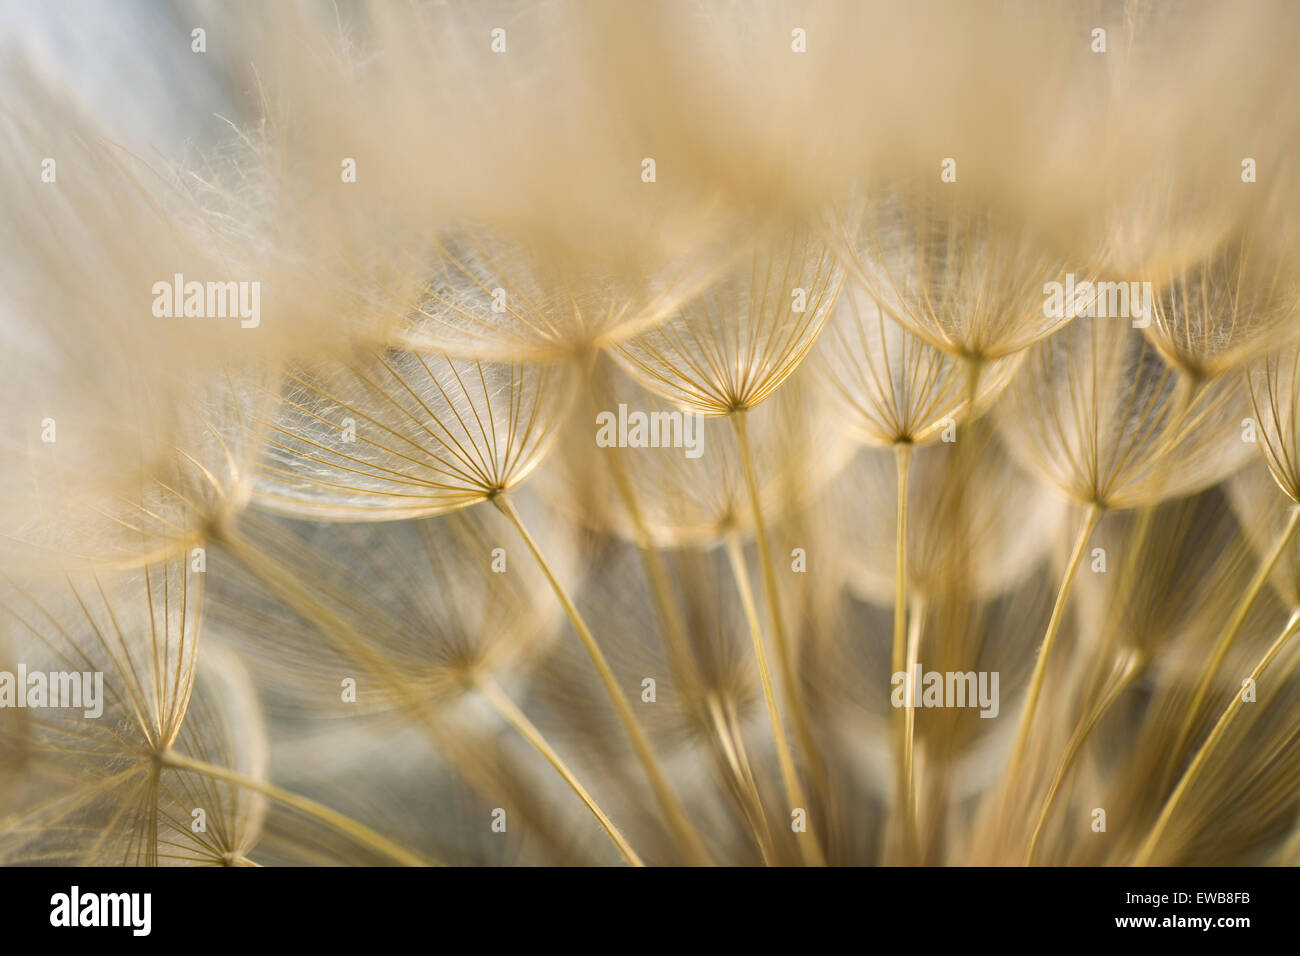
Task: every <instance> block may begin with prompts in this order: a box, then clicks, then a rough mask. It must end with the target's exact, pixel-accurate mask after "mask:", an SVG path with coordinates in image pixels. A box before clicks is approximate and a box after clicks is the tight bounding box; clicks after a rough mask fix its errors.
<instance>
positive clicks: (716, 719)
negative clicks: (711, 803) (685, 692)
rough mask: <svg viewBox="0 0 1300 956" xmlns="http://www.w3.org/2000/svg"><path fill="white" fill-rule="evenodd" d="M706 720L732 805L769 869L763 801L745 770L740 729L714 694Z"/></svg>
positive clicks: (769, 847) (771, 857)
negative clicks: (735, 805)
mask: <svg viewBox="0 0 1300 956" xmlns="http://www.w3.org/2000/svg"><path fill="white" fill-rule="evenodd" d="M708 710H709V717H710V719H711V720H712V721H713V728H714V731H713V732H714V734H715V735H716V737H717V739H718V742H719V744H720V746H721V749H722V753H723V757H724V758H725V760H726V763H727V769H728V771H729V773H730V775H731V776H730V779H731V782H732V787H733V788H734V790H735V793H736V802H737V803H738V804H739V805H740V810H741V813H742V814H743V815H744V817H745V821H746V823H748V824H749V829H750V832H751V833H752V834H753V836H754V844H755V846H757V847H758V852H759V855H760V856H761V857H762V858H763V864H764V865H765V866H772V865H773V861H774V860H775V859H776V848H775V847H774V846H773V845H772V834H771V831H769V830H768V827H767V817H766V816H765V814H764V812H763V799H762V797H761V796H760V795H759V792H758V784H757V783H756V782H755V781H754V774H753V772H752V771H751V770H750V767H749V757H748V755H747V754H746V753H745V741H744V738H742V737H741V734H740V727H739V725H738V723H737V721H736V715H735V711H734V709H733V708H731V707H728V708H727V709H726V710H725V711H724V710H723V706H722V701H721V700H719V698H718V697H717V696H716V695H713V694H711V695H709V701H708Z"/></svg>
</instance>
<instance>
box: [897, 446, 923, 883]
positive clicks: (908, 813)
mask: <svg viewBox="0 0 1300 956" xmlns="http://www.w3.org/2000/svg"><path fill="white" fill-rule="evenodd" d="M894 456H895V461H896V463H897V465H898V494H897V504H898V516H897V522H896V528H895V534H894V640H893V652H892V655H891V661H892V663H893V673H895V674H898V673H902V672H905V671H907V669H908V667H909V666H910V662H911V654H910V653H909V647H908V645H909V641H908V635H907V478H908V474H909V472H910V470H911V467H910V466H911V462H912V444H911V443H910V442H899V443H897V444H895V445H894ZM910 696H911V695H909V699H907V700H905V701H904V702H903V708H902V709H901V710H899V711H898V712H897V713H895V714H894V730H895V744H894V755H895V779H896V780H897V799H896V803H897V806H898V807H899V808H900V809H901V811H902V813H903V858H904V860H905V861H910V860H911V859H912V858H913V856H914V855H915V852H916V847H917V844H918V843H919V838H918V836H917V832H916V781H915V777H914V764H913V760H912V757H913V752H912V735H913V728H914V727H915V723H914V721H915V712H914V711H913V709H912V703H913V701H912V700H911V699H910Z"/></svg>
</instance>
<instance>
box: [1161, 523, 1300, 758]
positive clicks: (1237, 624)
mask: <svg viewBox="0 0 1300 956" xmlns="http://www.w3.org/2000/svg"><path fill="white" fill-rule="evenodd" d="M1298 529H1300V507H1294V508H1292V509H1291V516H1290V517H1289V518H1288V519H1287V523H1286V527H1285V528H1284V529H1283V530H1282V534H1281V535H1279V536H1278V539H1277V541H1276V542H1275V543H1274V545H1273V548H1272V550H1271V551H1269V553H1268V555H1267V556H1266V557H1265V558H1264V560H1263V562H1262V563H1261V564H1260V566H1259V569H1258V570H1256V572H1255V576H1254V577H1253V578H1251V580H1250V584H1249V585H1248V586H1247V588H1246V593H1245V594H1243V595H1242V597H1241V601H1240V602H1238V604H1237V608H1236V610H1235V611H1233V613H1232V618H1231V619H1230V620H1229V621H1228V626H1227V628H1225V629H1224V631H1223V634H1221V635H1220V636H1219V640H1218V642H1217V643H1216V644H1215V645H1214V649H1213V650H1212V651H1211V652H1210V659H1209V661H1208V662H1207V663H1206V665H1205V669H1204V670H1202V671H1201V676H1200V677H1199V678H1198V679H1197V682H1196V687H1195V689H1194V690H1193V691H1192V700H1191V703H1190V704H1189V705H1188V707H1187V709H1186V710H1185V711H1184V713H1183V723H1182V726H1181V727H1180V728H1179V731H1178V736H1177V737H1175V738H1174V749H1173V759H1172V760H1171V761H1170V763H1171V765H1173V766H1176V765H1177V764H1178V761H1179V759H1180V758H1181V756H1182V754H1183V749H1184V748H1185V747H1186V746H1187V743H1188V741H1189V740H1190V739H1191V736H1192V731H1193V730H1194V729H1195V727H1196V718H1197V716H1198V715H1199V714H1200V712H1201V708H1202V707H1203V706H1204V705H1205V701H1206V698H1207V697H1208V696H1209V693H1210V688H1211V687H1212V686H1213V684H1214V679H1215V677H1217V676H1218V674H1219V671H1220V669H1222V667H1223V662H1224V660H1226V659H1227V656H1228V652H1229V651H1230V650H1231V649H1232V644H1233V642H1234V641H1235V640H1236V639H1237V635H1238V634H1240V633H1241V629H1242V627H1243V626H1244V625H1245V623H1246V617H1247V616H1248V615H1249V614H1250V610H1251V608H1253V607H1254V606H1255V601H1256V600H1258V598H1259V595H1260V593H1261V592H1262V591H1263V590H1264V586H1265V585H1266V584H1267V583H1268V578H1269V575H1271V574H1272V573H1273V568H1274V567H1275V566H1276V565H1277V562H1278V560H1279V559H1280V558H1281V557H1282V554H1283V552H1284V551H1286V549H1287V546H1288V545H1289V544H1290V543H1291V541H1292V539H1293V538H1294V537H1295V535H1296V531H1297V530H1298Z"/></svg>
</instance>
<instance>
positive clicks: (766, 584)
mask: <svg viewBox="0 0 1300 956" xmlns="http://www.w3.org/2000/svg"><path fill="white" fill-rule="evenodd" d="M745 415H746V413H745V412H744V411H737V412H734V413H732V414H731V415H730V416H728V417H729V418H730V419H731V425H732V427H733V428H734V429H735V432H736V442H737V444H738V445H739V446H740V459H741V463H742V466H743V467H744V470H745V484H746V486H747V487H748V489H749V509H750V512H751V517H752V518H753V521H754V543H755V546H756V547H757V549H758V561H759V567H760V568H761V570H762V573H763V591H764V596H765V597H766V599H767V609H768V615H769V616H770V617H771V619H772V637H773V640H774V642H775V644H776V658H777V666H778V667H779V668H780V670H781V684H782V687H783V689H784V690H785V698H786V705H787V707H788V708H789V711H790V719H791V722H792V723H793V724H794V730H795V735H796V736H797V737H798V739H799V746H800V749H801V750H802V751H803V755H804V759H805V760H807V761H808V768H809V770H810V771H811V774H812V778H813V781H814V784H816V783H817V782H818V781H821V780H824V779H825V771H824V769H823V767H822V762H821V755H820V752H819V751H818V749H817V747H816V744H815V742H814V740H813V735H812V729H811V728H810V727H809V725H808V720H807V716H806V715H805V713H804V709H803V704H802V700H801V694H800V690H799V681H798V675H797V674H796V673H795V666H794V655H793V654H792V653H791V649H790V642H789V640H788V638H787V637H786V633H785V618H784V617H783V616H782V614H781V595H780V592H779V591H778V590H777V586H776V571H775V570H774V569H773V566H772V553H771V550H770V548H769V547H768V540H767V524H766V522H765V521H764V520H763V508H762V501H761V496H760V494H759V490H758V473H757V472H756V471H755V468H754V453H753V449H752V448H751V446H750V442H749V423H748V421H747V420H746V418H745Z"/></svg>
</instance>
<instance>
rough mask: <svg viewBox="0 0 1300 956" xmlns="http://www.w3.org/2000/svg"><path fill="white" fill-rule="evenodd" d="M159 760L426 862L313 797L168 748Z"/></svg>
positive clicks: (409, 861) (400, 857)
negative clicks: (260, 796)
mask: <svg viewBox="0 0 1300 956" xmlns="http://www.w3.org/2000/svg"><path fill="white" fill-rule="evenodd" d="M159 760H160V763H161V764H162V765H163V766H164V767H168V768H170V769H172V770H185V771H189V772H190V773H198V774H202V775H203V776H205V777H211V778H212V779H213V780H221V781H224V782H225V783H230V784H234V785H235V786H237V787H243V788H245V789H246V790H253V791H256V792H257V793H260V794H263V795H264V796H267V797H270V798H271V799H272V800H274V801H275V802H276V803H281V804H283V805H284V806H286V807H289V808H291V809H294V810H297V811H298V812H299V813H302V814H304V815H306V816H309V817H312V818H313V819H315V820H319V821H320V822H321V823H324V824H325V825H327V826H329V827H330V828H332V829H334V830H337V831H338V832H339V833H342V834H344V835H345V836H348V837H351V838H352V839H353V840H355V841H356V842H358V843H360V844H361V845H362V846H366V847H369V848H370V849H372V850H376V851H378V852H379V853H382V854H384V855H385V856H387V857H389V858H391V859H393V860H395V861H397V862H398V863H401V864H403V865H405V866H428V865H429V863H428V861H427V860H425V859H423V858H421V857H420V856H418V855H417V854H415V853H412V852H411V851H410V850H407V849H405V848H403V847H401V846H399V845H397V844H396V843H394V842H393V841H392V840H390V839H388V838H387V837H386V836H383V835H381V834H379V833H376V832H375V831H374V830H372V829H370V827H368V826H366V825H365V824H364V823H359V822H358V821H356V820H353V819H352V818H351V817H348V816H345V815H343V814H342V813H339V812H338V811H337V810H331V809H330V808H329V807H327V806H325V805H324V804H322V803H317V802H316V801H315V800H312V799H310V798H308V797H304V796H302V795H301V794H297V793H293V792H291V791H289V790H285V789H283V788H282V787H277V786H276V785H275V784H273V783H270V782H268V781H265V780H258V779H256V778H254V777H248V776H245V775H244V774H242V773H239V772H238V771H236V770H228V769H226V768H225V767H218V766H216V765H214V764H210V763H204V762H203V761H202V760H194V759H193V758H191V757H185V756H182V755H181V754H178V753H176V752H175V751H174V750H169V751H167V752H166V753H164V754H163V755H162V757H161V758H159Z"/></svg>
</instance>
